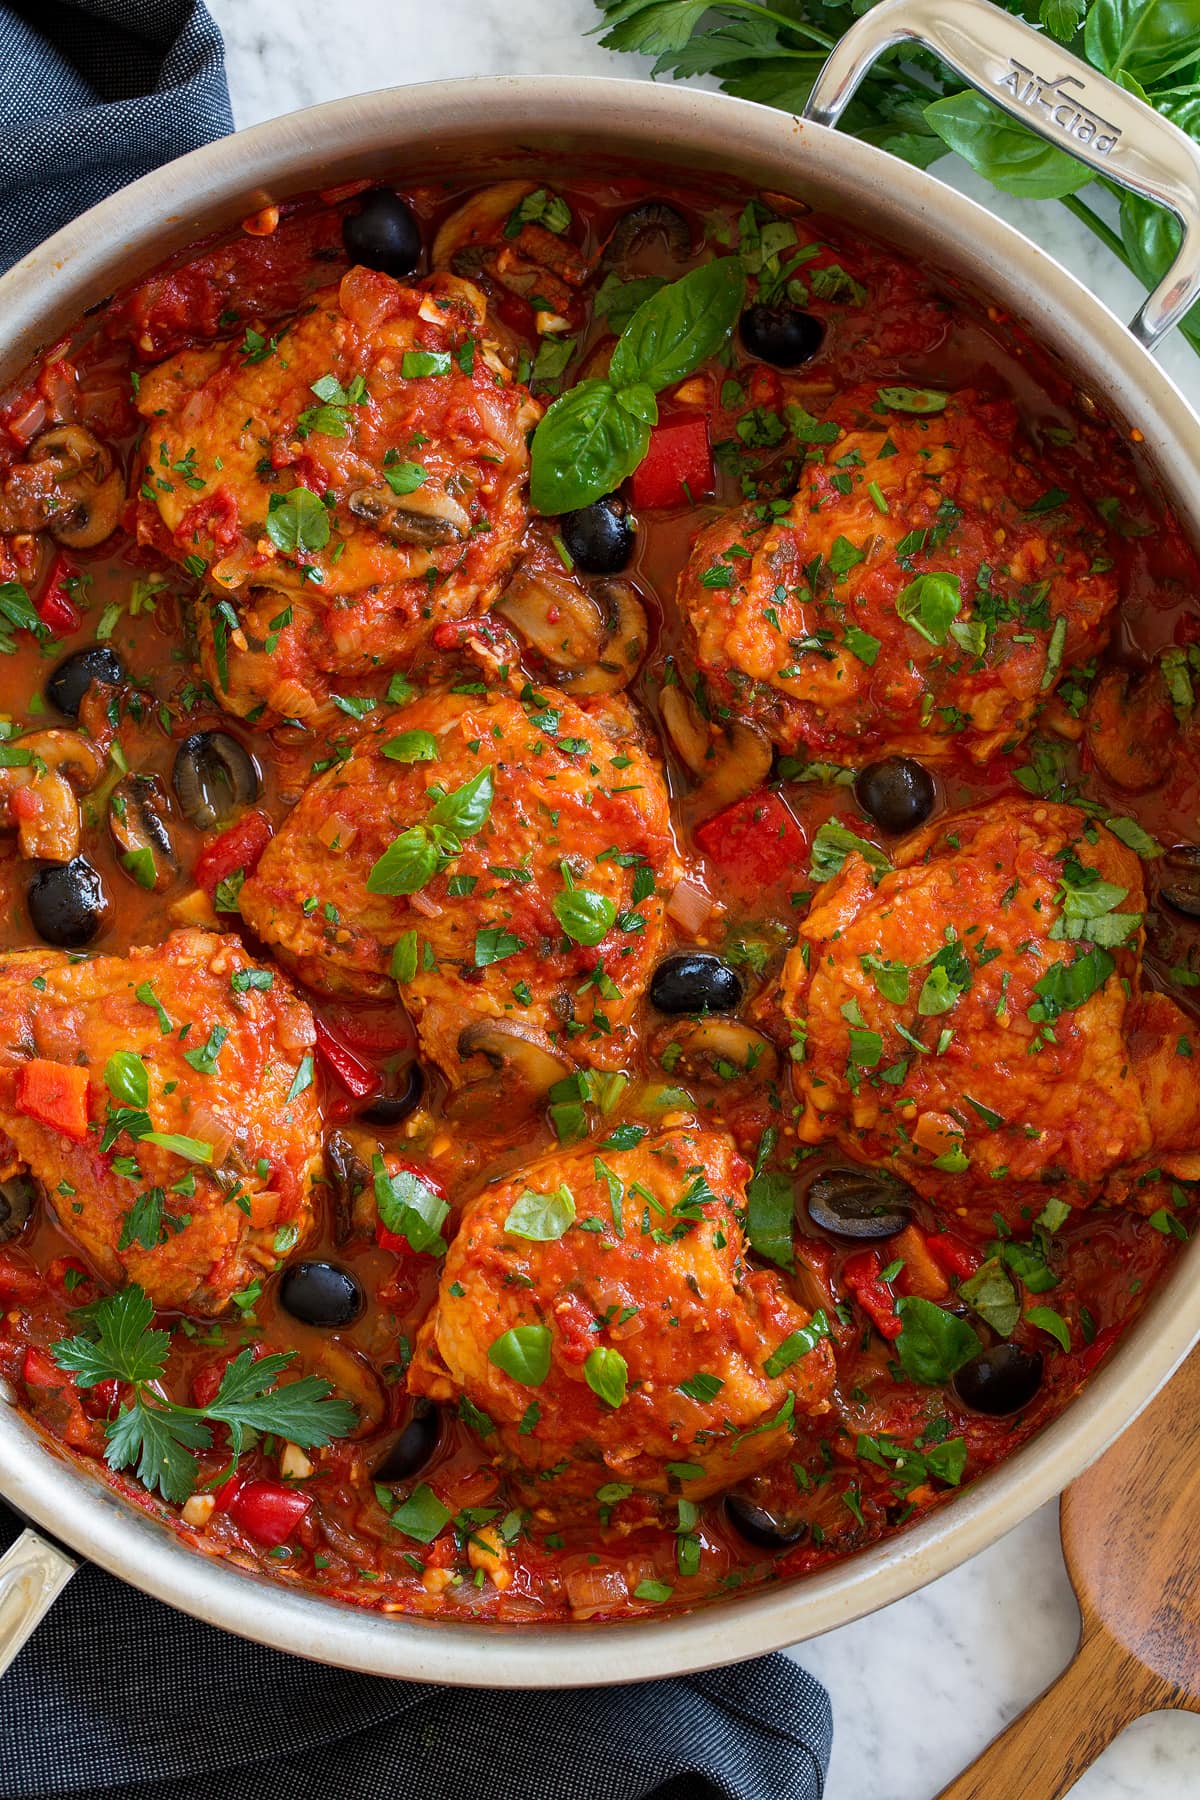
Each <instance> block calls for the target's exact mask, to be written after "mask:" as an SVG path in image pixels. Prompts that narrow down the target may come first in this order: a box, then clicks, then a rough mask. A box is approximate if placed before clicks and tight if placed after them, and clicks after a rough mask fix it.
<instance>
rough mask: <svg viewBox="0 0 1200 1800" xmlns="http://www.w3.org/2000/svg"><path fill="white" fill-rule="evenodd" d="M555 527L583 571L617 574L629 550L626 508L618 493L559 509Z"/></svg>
mask: <svg viewBox="0 0 1200 1800" xmlns="http://www.w3.org/2000/svg"><path fill="white" fill-rule="evenodd" d="M558 529H559V533H560V535H561V537H562V541H563V543H564V544H565V545H566V547H567V553H568V555H569V556H570V558H571V561H572V562H573V563H574V564H575V567H576V568H577V569H582V571H583V573H584V574H585V575H619V574H620V572H621V570H622V569H623V568H624V567H625V564H626V563H627V562H628V561H629V558H630V556H631V555H632V554H633V526H632V525H631V524H630V522H629V508H628V507H627V506H626V504H625V502H624V500H622V499H621V496H620V495H619V494H605V496H604V498H603V499H602V500H593V501H592V503H591V505H590V506H581V507H579V508H578V509H577V511H575V512H569V513H563V515H562V517H561V518H560V519H559V521H558Z"/></svg>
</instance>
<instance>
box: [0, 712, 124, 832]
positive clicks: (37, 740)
mask: <svg viewBox="0 0 1200 1800" xmlns="http://www.w3.org/2000/svg"><path fill="white" fill-rule="evenodd" d="M7 748H8V753H9V755H10V756H14V755H17V756H20V757H21V758H22V759H23V760H22V761H21V762H20V763H14V764H13V765H12V766H10V767H7V768H3V769H0V808H2V809H5V810H8V809H10V807H11V802H12V799H13V796H14V794H15V793H16V791H17V789H18V788H30V789H32V790H33V791H34V792H35V793H36V794H37V798H38V806H37V810H36V811H32V812H30V813H29V814H28V815H27V816H22V817H20V818H19V819H16V820H14V819H13V818H12V817H11V812H10V815H9V820H8V822H9V825H10V827H11V826H12V825H13V824H14V823H15V824H16V827H17V841H18V844H19V846H20V851H21V855H22V856H23V857H26V858H27V859H28V860H30V861H40V862H54V863H68V862H70V861H71V860H72V858H73V857H75V856H77V855H78V854H79V843H80V829H81V827H80V818H79V801H78V799H77V798H76V796H77V795H78V794H81V793H86V792H87V791H88V790H89V789H90V788H93V787H94V786H95V785H96V783H97V781H99V779H100V769H101V763H100V757H99V755H98V754H97V752H96V750H94V749H93V747H92V745H91V744H90V743H89V742H88V740H87V739H86V738H85V737H83V736H81V735H80V733H79V732H77V731H65V730H61V731H60V730H53V729H52V730H50V731H31V732H28V733H26V735H25V736H24V737H20V738H17V739H15V740H14V741H13V743H11V744H10V745H9V746H7Z"/></svg>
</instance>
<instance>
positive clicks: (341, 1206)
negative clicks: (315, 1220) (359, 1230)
mask: <svg viewBox="0 0 1200 1800" xmlns="http://www.w3.org/2000/svg"><path fill="white" fill-rule="evenodd" d="M325 1172H326V1176H327V1178H328V1181H329V1191H330V1194H331V1195H332V1196H333V1241H334V1243H335V1244H344V1243H345V1241H346V1239H347V1238H348V1237H349V1236H350V1232H351V1229H352V1226H353V1220H354V1202H355V1201H356V1200H357V1198H358V1196H359V1195H360V1194H361V1193H362V1191H363V1189H364V1188H368V1187H370V1185H371V1171H370V1170H369V1169H368V1168H367V1165H366V1163H364V1162H363V1160H362V1158H361V1157H360V1156H359V1155H358V1152H357V1151H356V1150H355V1148H354V1145H353V1144H352V1143H351V1142H350V1140H349V1138H348V1137H345V1136H344V1135H343V1134H342V1133H341V1132H340V1131H331V1132H330V1134H329V1136H328V1137H327V1138H326V1139H325Z"/></svg>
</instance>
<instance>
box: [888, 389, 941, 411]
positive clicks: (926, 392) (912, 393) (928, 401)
mask: <svg viewBox="0 0 1200 1800" xmlns="http://www.w3.org/2000/svg"><path fill="white" fill-rule="evenodd" d="M875 391H876V393H877V394H878V395H879V398H880V399H881V400H882V401H883V404H884V405H885V406H888V407H890V408H891V410H892V411H893V412H908V413H940V412H945V410H946V403H947V401H948V400H949V398H950V396H949V394H943V393H942V392H941V390H940V389H939V388H909V387H881V388H877V389H876V390H875Z"/></svg>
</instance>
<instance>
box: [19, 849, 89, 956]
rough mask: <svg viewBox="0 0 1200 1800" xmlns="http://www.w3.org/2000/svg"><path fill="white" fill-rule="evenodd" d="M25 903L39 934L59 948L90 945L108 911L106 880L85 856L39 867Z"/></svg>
mask: <svg viewBox="0 0 1200 1800" xmlns="http://www.w3.org/2000/svg"><path fill="white" fill-rule="evenodd" d="M25 903H26V905H27V906H28V908H29V917H30V920H31V921H32V924H33V929H34V930H35V931H36V932H37V934H38V936H39V937H40V938H41V939H42V940H43V942H44V943H47V944H53V945H54V946H55V947H56V948H57V949H59V950H82V949H83V947H84V945H85V944H90V943H91V941H92V939H93V938H94V937H95V935H96V933H97V932H98V931H99V930H100V927H101V926H102V925H103V923H104V920H105V918H106V916H107V913H108V895H107V894H106V893H105V891H104V883H103V882H102V881H101V879H100V875H99V873H98V871H97V870H96V869H93V867H92V865H91V863H90V862H89V861H88V859H87V857H86V856H76V857H73V858H72V860H71V861H70V862H69V863H47V864H46V865H45V866H44V867H43V868H41V869H39V870H38V872H37V874H36V875H35V876H34V877H33V880H32V881H31V882H30V883H29V886H28V888H27V889H26V892H25Z"/></svg>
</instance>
